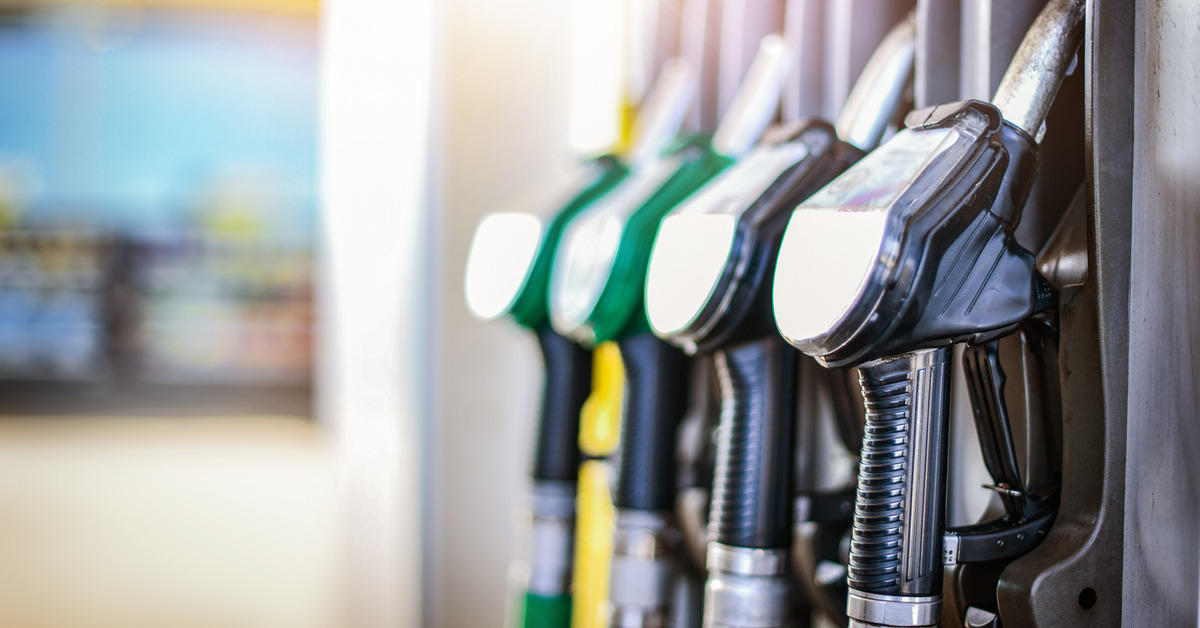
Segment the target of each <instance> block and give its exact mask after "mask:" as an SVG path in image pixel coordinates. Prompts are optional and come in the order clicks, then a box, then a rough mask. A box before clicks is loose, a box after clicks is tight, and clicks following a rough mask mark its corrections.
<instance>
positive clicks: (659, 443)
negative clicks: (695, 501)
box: [613, 332, 688, 510]
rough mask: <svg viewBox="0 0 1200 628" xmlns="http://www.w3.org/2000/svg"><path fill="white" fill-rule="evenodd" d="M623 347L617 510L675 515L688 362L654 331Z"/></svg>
mask: <svg viewBox="0 0 1200 628" xmlns="http://www.w3.org/2000/svg"><path fill="white" fill-rule="evenodd" d="M618 345H619V346H620V348H621V361H622V362H623V363H624V364H625V406H624V411H623V412H622V413H621V448H620V453H619V455H618V462H617V470H618V471H617V486H616V490H615V491H614V493H615V494H614V496H613V505H615V506H616V507H617V508H632V509H638V510H671V509H672V508H673V507H674V504H675V430H676V428H677V427H678V426H679V422H680V421H681V420H682V419H683V414H684V412H685V411H686V409H687V396H688V358H687V357H686V356H685V355H684V354H683V352H682V351H680V350H679V349H677V348H675V347H673V346H671V345H669V344H667V343H666V342H664V341H662V340H660V339H659V338H657V337H656V336H654V335H653V334H651V333H649V332H647V333H642V334H637V335H634V336H629V337H627V338H625V339H623V340H620V341H618Z"/></svg>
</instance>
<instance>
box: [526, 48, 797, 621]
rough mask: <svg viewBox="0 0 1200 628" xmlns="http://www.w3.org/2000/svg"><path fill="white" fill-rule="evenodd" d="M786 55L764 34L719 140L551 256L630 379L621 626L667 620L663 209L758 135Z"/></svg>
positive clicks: (599, 216) (668, 159) (557, 277)
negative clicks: (647, 295) (654, 330)
mask: <svg viewBox="0 0 1200 628" xmlns="http://www.w3.org/2000/svg"><path fill="white" fill-rule="evenodd" d="M785 53H786V46H785V45H784V44H783V42H782V41H781V40H780V38H779V37H777V36H771V37H768V38H765V39H764V41H763V43H762V45H761V46H760V51H759V55H758V56H757V57H756V59H755V61H754V63H753V64H752V66H751V69H750V72H749V75H748V77H747V79H746V81H745V82H744V84H743V87H742V89H741V90H739V93H738V95H737V96H736V97H735V99H734V102H733V104H732V106H731V109H730V112H729V114H728V115H727V116H726V117H725V119H724V120H723V121H722V123H721V125H720V127H719V128H718V129H717V131H716V135H715V136H714V137H713V139H712V140H711V141H710V140H709V139H708V138H706V137H703V136H698V137H694V138H691V139H690V140H687V141H685V142H683V143H682V144H681V145H680V146H679V147H678V148H677V149H676V150H675V151H674V152H672V153H671V154H669V155H667V156H665V157H662V158H659V159H655V160H651V162H650V163H649V164H647V165H646V166H645V167H644V168H643V169H642V170H641V171H639V172H635V173H634V174H632V175H631V176H630V177H628V178H627V179H626V180H625V181H623V182H622V183H621V184H620V185H618V186H617V187H616V188H615V189H614V190H613V191H612V192H611V193H610V194H609V195H608V196H606V198H605V199H603V200H602V201H601V202H599V203H597V204H595V205H594V206H592V207H591V208H589V209H588V210H587V211H586V212H584V213H583V214H581V215H580V216H579V218H578V219H576V220H575V221H573V222H572V224H571V225H570V227H569V228H568V229H567V231H566V233H565V234H564V239H563V246H561V247H560V250H559V251H558V254H557V256H556V259H555V262H554V268H553V271H552V274H551V282H550V283H551V286H550V287H551V289H550V319H551V323H552V324H553V326H554V327H555V329H556V330H558V331H559V332H560V333H562V334H564V335H567V336H570V337H572V338H574V339H576V340H578V341H579V342H581V343H584V344H585V345H591V344H593V343H597V342H603V341H607V340H616V341H617V342H618V344H619V346H620V349H621V359H622V361H623V363H624V365H625V370H626V373H627V375H628V379H627V383H626V389H625V390H626V396H625V405H624V411H623V413H622V427H621V448H620V453H619V455H618V460H617V466H618V475H617V484H616V491H615V495H614V500H613V503H614V505H615V506H616V508H617V518H616V536H615V538H616V541H617V542H616V543H615V544H614V554H613V572H612V577H611V580H610V599H609V610H610V616H609V621H610V623H611V625H613V626H614V627H618V626H629V627H633V626H650V625H659V623H660V622H662V621H663V620H664V618H665V617H666V614H667V613H668V607H669V591H668V589H667V586H666V580H665V576H664V574H665V573H667V570H668V568H669V564H670V561H669V554H670V552H669V551H668V550H669V548H670V543H668V539H670V538H671V537H672V530H671V529H670V526H668V525H667V523H668V522H669V514H670V511H671V509H672V507H673V505H674V494H673V491H674V488H675V486H674V482H673V479H674V478H673V470H674V452H675V446H674V436H675V430H676V427H677V425H678V424H679V421H680V420H681V418H682V416H683V414H684V411H685V409H686V399H687V396H686V392H687V391H686V379H687V368H688V362H687V360H686V356H684V354H683V353H682V352H681V351H680V350H679V349H678V348H676V347H673V346H671V345H669V344H667V343H665V342H663V341H662V340H660V339H659V338H657V337H655V336H654V335H653V334H651V333H650V330H649V329H648V326H647V324H646V314H645V307H644V300H643V289H644V285H645V277H646V264H647V262H648V259H649V257H650V249H651V245H652V243H653V241H654V237H655V235H656V234H657V232H658V229H659V225H660V223H661V221H662V218H663V216H665V215H666V214H667V213H668V212H670V211H671V210H672V209H674V208H675V206H676V205H678V204H679V203H680V202H681V201H683V200H684V199H685V198H687V197H688V196H690V195H691V194H692V193H693V192H694V191H695V190H697V189H698V188H700V187H701V186H703V185H704V184H705V183H706V182H708V181H709V180H710V179H711V178H712V177H714V176H716V175H717V174H719V173H720V172H722V171H723V170H725V169H726V168H727V167H728V166H729V165H730V164H732V163H734V161H735V160H736V158H738V157H741V156H742V155H743V154H744V152H745V151H746V150H747V149H748V147H749V146H750V145H752V144H753V143H754V142H756V141H757V140H758V137H759V135H761V133H762V130H763V129H764V128H765V127H766V125H767V122H768V121H769V120H770V118H771V117H772V116H773V115H774V113H775V108H776V107H777V105H778V102H779V90H780V88H781V84H782V80H783V71H784V69H785V68H786V63H787V61H788V59H787V55H786V54H785ZM656 622H659V623H656Z"/></svg>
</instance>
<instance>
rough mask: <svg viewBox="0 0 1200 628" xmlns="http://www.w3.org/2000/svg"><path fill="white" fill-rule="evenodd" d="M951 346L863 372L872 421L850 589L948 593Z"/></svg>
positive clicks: (862, 474) (865, 441) (856, 513)
mask: <svg viewBox="0 0 1200 628" xmlns="http://www.w3.org/2000/svg"><path fill="white" fill-rule="evenodd" d="M949 360H950V348H949V347H945V348H941V349H931V350H925V351H918V352H916V353H910V354H905V355H902V356H899V357H894V358H887V359H884V360H883V361H880V362H877V363H875V364H874V365H872V366H869V367H860V368H859V372H860V381H861V382H862V388H863V397H864V399H865V401H866V408H867V424H866V435H865V436H864V437H863V447H862V457H861V459H860V462H859V469H858V493H857V496H856V499H855V504H854V524H853V528H852V533H851V542H850V565H849V583H850V588H852V589H855V590H858V591H864V592H868V593H878V594H884V595H905V596H934V595H941V592H942V535H943V533H944V531H945V521H946V514H945V512H946V509H945V505H946V504H945V502H946V434H947V420H948V417H949V401H950V397H949V393H950V369H949Z"/></svg>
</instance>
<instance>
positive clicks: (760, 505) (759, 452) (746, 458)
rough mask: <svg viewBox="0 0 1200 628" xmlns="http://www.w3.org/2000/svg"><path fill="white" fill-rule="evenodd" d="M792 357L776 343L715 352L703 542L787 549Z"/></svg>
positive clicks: (785, 347) (792, 446) (792, 442)
mask: <svg viewBox="0 0 1200 628" xmlns="http://www.w3.org/2000/svg"><path fill="white" fill-rule="evenodd" d="M798 355H799V354H798V353H797V352H796V350H795V349H793V348H792V347H790V346H789V345H787V343H785V342H783V340H782V339H781V338H778V337H772V338H769V339H763V340H758V341H754V342H748V343H743V344H740V345H737V346H735V347H732V348H729V349H726V350H724V351H718V352H717V353H716V356H715V357H716V364H717V374H718V378H719V380H720V383H721V395H722V402H721V423H720V428H719V429H718V430H717V433H718V440H717V455H716V469H715V471H714V474H713V497H712V505H711V510H710V515H709V526H710V527H709V529H710V540H715V541H716V542H718V543H721V544H723V545H729V546H732V547H744V548H761V549H777V548H787V547H788V546H789V545H790V541H791V535H792V529H791V526H792V521H791V517H792V464H793V457H794V455H795V430H794V425H795V416H796V396H795V394H796V391H795V380H796V367H797V359H798Z"/></svg>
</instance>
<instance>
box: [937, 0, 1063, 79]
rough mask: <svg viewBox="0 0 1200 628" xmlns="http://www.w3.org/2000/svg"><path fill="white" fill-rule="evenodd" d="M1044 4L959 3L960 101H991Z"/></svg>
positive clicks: (1018, 0)
mask: <svg viewBox="0 0 1200 628" xmlns="http://www.w3.org/2000/svg"><path fill="white" fill-rule="evenodd" d="M1045 4H1046V0H962V9H961V17H962V31H961V35H960V45H961V48H960V58H961V60H960V64H961V65H960V70H959V74H958V78H959V97H960V98H977V99H979V100H988V99H989V98H991V96H992V94H993V93H994V92H995V91H996V87H997V86H999V85H1000V78H1001V77H1002V76H1004V71H1005V70H1006V69H1008V63H1009V62H1010V61H1012V58H1013V55H1014V54H1016V52H1017V48H1018V47H1019V46H1020V45H1021V39H1022V38H1023V37H1024V36H1025V31H1027V30H1028V29H1029V25H1030V24H1032V23H1033V19H1034V18H1035V17H1037V14H1038V11H1040V10H1041V9H1042V7H1043V6H1044V5H1045ZM985 42H986V43H985Z"/></svg>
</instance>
